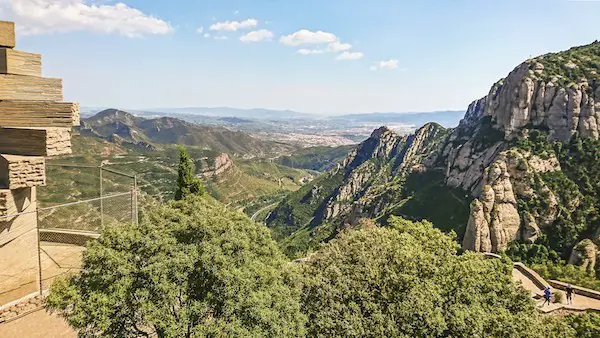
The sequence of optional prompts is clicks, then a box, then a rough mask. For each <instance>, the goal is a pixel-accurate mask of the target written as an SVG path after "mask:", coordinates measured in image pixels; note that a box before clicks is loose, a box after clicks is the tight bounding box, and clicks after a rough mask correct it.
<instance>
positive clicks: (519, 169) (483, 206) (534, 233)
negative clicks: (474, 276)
mask: <svg viewBox="0 0 600 338" xmlns="http://www.w3.org/2000/svg"><path fill="white" fill-rule="evenodd" d="M556 170H560V165H559V163H558V161H557V159H556V158H552V157H551V158H549V159H547V160H545V159H541V158H539V157H537V156H532V155H531V154H529V153H523V152H520V151H517V150H514V149H511V150H507V151H504V152H502V153H500V154H499V155H498V157H497V160H496V161H494V162H493V163H492V164H491V165H490V166H489V167H487V168H486V169H485V170H484V174H483V178H482V184H483V187H482V189H481V191H480V192H479V194H478V196H477V198H476V199H475V200H474V201H473V203H472V204H471V216H470V218H469V222H468V224H467V230H466V233H465V237H464V239H463V249H465V250H472V251H481V252H501V251H504V250H506V249H507V247H508V244H509V243H510V242H511V241H514V240H517V239H519V238H521V234H522V238H523V239H524V240H526V241H528V242H534V241H535V240H536V239H537V237H538V236H539V235H540V233H541V230H540V227H539V226H538V223H537V222H536V218H535V217H534V215H531V214H527V215H526V217H525V219H523V220H521V217H520V215H519V211H518V209H517V198H516V197H517V196H522V197H526V196H530V195H531V194H533V190H532V189H531V186H532V185H533V180H534V175H535V174H536V173H540V172H547V171H556ZM543 187H545V185H543ZM546 189H547V187H546ZM547 191H548V192H549V193H550V194H551V192H550V190H549V189H547ZM552 197H554V196H552ZM546 198H547V199H548V200H549V201H550V202H549V207H548V208H547V210H544V214H543V215H535V216H537V217H539V218H540V219H542V220H544V221H543V222H544V224H551V223H552V222H553V221H554V219H555V218H556V213H557V210H558V203H557V201H556V199H555V198H554V199H551V198H550V195H548V196H546Z"/></svg>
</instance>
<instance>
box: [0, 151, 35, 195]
mask: <svg viewBox="0 0 600 338" xmlns="http://www.w3.org/2000/svg"><path fill="white" fill-rule="evenodd" d="M40 185H46V170H45V161H44V158H43V157H39V156H19V155H0V189H11V190H13V189H20V188H29V187H35V186H40Z"/></svg>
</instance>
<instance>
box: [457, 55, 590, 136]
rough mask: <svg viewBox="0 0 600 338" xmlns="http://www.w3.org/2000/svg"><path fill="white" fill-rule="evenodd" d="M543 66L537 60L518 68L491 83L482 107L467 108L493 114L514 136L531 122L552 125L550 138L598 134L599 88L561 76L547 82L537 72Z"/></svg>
mask: <svg viewBox="0 0 600 338" xmlns="http://www.w3.org/2000/svg"><path fill="white" fill-rule="evenodd" d="M543 68H544V67H543V66H542V65H541V64H540V63H536V62H535V61H530V62H525V63H523V64H521V65H520V66H518V67H517V68H515V69H514V70H513V71H512V72H511V73H510V74H509V75H508V76H507V77H506V78H505V79H504V80H503V81H502V82H499V83H497V84H496V85H494V86H493V87H492V89H491V90H490V92H489V94H488V96H487V97H486V98H485V99H484V100H485V105H484V106H483V107H481V106H477V104H478V103H479V102H481V100H478V101H475V102H474V103H473V104H475V106H474V107H473V109H476V108H478V109H483V111H481V112H475V111H473V112H468V113H467V115H469V114H470V115H472V116H490V117H491V118H492V120H493V121H494V123H495V124H496V125H497V126H498V127H499V128H500V129H501V130H502V131H504V133H505V136H506V139H512V138H514V137H515V136H516V135H517V134H518V133H519V131H520V130H521V129H522V128H524V127H526V126H527V125H528V124H531V125H533V126H544V127H548V128H549V135H550V138H551V139H554V140H559V141H568V140H569V139H570V138H571V136H572V135H573V134H575V133H579V134H580V135H581V136H584V137H593V138H596V139H597V138H598V134H599V132H598V130H599V129H600V126H599V123H600V121H599V120H598V113H599V112H600V111H599V110H600V109H599V108H600V107H599V106H598V104H597V103H596V102H598V100H599V96H600V95H599V94H600V92H599V90H598V89H597V90H596V91H595V92H594V93H592V92H591V90H590V86H589V84H588V83H587V81H585V80H582V81H580V82H579V83H572V84H570V85H569V86H560V85H558V83H557V82H558V80H557V79H553V80H551V81H549V82H544V81H543V80H541V79H540V78H541V77H539V76H538V74H539V73H541V72H543Z"/></svg>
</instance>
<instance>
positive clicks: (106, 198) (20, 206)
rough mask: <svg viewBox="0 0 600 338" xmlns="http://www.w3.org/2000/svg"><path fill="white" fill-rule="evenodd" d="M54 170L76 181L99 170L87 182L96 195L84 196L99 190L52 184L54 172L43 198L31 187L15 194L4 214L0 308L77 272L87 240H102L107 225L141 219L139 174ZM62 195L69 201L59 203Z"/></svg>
mask: <svg viewBox="0 0 600 338" xmlns="http://www.w3.org/2000/svg"><path fill="white" fill-rule="evenodd" d="M53 168H54V169H59V171H60V170H63V171H62V172H60V173H61V174H65V172H67V173H69V175H71V176H70V177H72V180H71V182H75V183H73V184H74V185H77V183H76V182H77V179H78V177H79V176H87V173H86V172H87V171H89V172H92V171H93V172H95V173H97V176H88V177H94V178H95V182H93V180H85V181H84V182H86V184H89V185H93V186H95V187H97V188H94V189H96V190H95V193H97V195H96V197H94V198H85V199H79V198H81V197H89V195H92V194H94V189H87V188H88V187H83V188H82V189H77V188H75V189H72V188H73V184H71V185H66V186H64V188H62V189H61V187H60V186H59V187H55V186H54V185H52V184H51V183H50V181H52V176H49V184H48V186H47V187H43V188H40V189H38V194H37V195H38V196H36V189H31V188H24V189H20V190H19V191H18V192H16V193H15V196H14V198H13V200H15V201H16V202H15V205H14V206H9V207H8V208H6V210H9V212H8V213H10V211H12V213H11V214H9V215H4V216H1V213H0V306H2V305H4V304H7V303H10V302H14V301H16V300H19V299H20V298H23V297H26V296H29V295H31V294H32V293H38V292H39V293H42V292H43V291H44V290H47V289H48V288H49V287H50V284H51V283H52V281H53V280H54V279H56V277H58V276H61V275H63V274H65V273H70V272H76V271H78V270H79V269H80V268H81V258H82V254H83V252H84V250H85V244H86V243H87V242H88V241H90V240H94V239H97V238H98V237H99V236H100V234H101V232H102V229H104V227H106V226H107V225H110V224H119V223H121V224H122V223H128V222H131V223H135V224H137V222H138V192H137V181H136V178H135V176H134V175H128V174H125V173H121V172H118V171H116V170H113V169H110V168H103V167H102V168H101V167H85V166H72V165H61V166H53V167H51V170H50V172H52V171H55V170H52V169H53ZM55 173H56V172H55ZM111 175H114V177H107V176H111ZM59 176H60V175H59ZM63 178H64V177H61V178H60V179H63ZM55 179H58V178H56V177H55ZM17 194H18V196H16V195H17ZM60 194H64V195H65V197H64V198H65V200H67V201H70V202H68V203H61V204H57V203H56V200H57V199H58V198H59V195H60ZM77 199H79V200H77ZM0 209H1V206H0ZM0 211H1V210H0ZM5 213H7V212H5Z"/></svg>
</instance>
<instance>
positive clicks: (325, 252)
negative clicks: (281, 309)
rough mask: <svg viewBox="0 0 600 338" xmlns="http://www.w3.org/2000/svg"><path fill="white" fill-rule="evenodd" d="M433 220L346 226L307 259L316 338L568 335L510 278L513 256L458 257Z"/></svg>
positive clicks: (307, 302) (307, 301) (306, 295)
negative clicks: (357, 227)
mask: <svg viewBox="0 0 600 338" xmlns="http://www.w3.org/2000/svg"><path fill="white" fill-rule="evenodd" d="M457 252H458V245H457V242H456V240H455V239H454V238H453V237H452V236H448V235H445V234H443V233H442V232H441V231H439V230H437V229H434V228H433V226H432V225H431V223H429V222H426V221H423V222H418V223H414V222H410V221H406V220H404V219H401V218H396V217H394V218H391V219H390V227H387V228H369V229H363V230H357V231H347V232H344V233H342V234H340V235H339V236H338V238H336V239H334V240H332V241H331V242H329V243H328V244H327V245H325V246H324V247H323V248H322V249H321V250H320V251H319V252H317V253H316V254H314V255H313V256H311V257H310V259H309V260H308V261H307V262H306V263H305V264H304V269H303V274H304V278H305V285H304V292H303V300H302V303H303V304H302V305H303V309H304V312H305V313H306V314H307V316H308V321H307V332H308V336H311V337H552V336H556V337H569V336H573V335H574V333H573V332H572V331H571V329H570V328H568V327H567V326H566V324H564V323H563V322H558V321H556V320H553V319H552V318H542V317H541V316H540V315H538V314H537V313H536V311H535V308H534V304H533V302H532V301H531V299H530V297H529V295H528V294H527V293H526V292H525V291H524V290H523V289H520V288H518V287H517V286H515V284H514V283H513V282H512V280H511V275H510V273H511V269H512V265H511V264H510V262H509V261H503V260H486V259H484V258H483V257H482V256H480V255H477V254H474V253H467V254H464V255H457Z"/></svg>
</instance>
